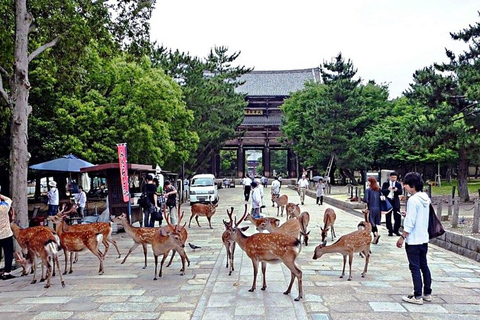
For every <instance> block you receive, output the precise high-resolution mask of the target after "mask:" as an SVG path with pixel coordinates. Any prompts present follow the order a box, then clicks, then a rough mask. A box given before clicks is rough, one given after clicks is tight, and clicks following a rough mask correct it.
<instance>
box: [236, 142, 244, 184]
mask: <svg viewBox="0 0 480 320" xmlns="http://www.w3.org/2000/svg"><path fill="white" fill-rule="evenodd" d="M244 170H245V153H244V150H243V146H242V145H240V146H239V147H238V149H237V177H238V178H243V177H245V172H244Z"/></svg>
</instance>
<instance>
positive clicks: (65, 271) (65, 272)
mask: <svg viewBox="0 0 480 320" xmlns="http://www.w3.org/2000/svg"><path fill="white" fill-rule="evenodd" d="M67 253H68V252H67V248H63V254H64V255H65V270H64V271H63V274H67V264H68V257H67V256H68V255H67Z"/></svg>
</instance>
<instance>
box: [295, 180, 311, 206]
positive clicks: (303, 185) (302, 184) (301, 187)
mask: <svg viewBox="0 0 480 320" xmlns="http://www.w3.org/2000/svg"><path fill="white" fill-rule="evenodd" d="M297 187H298V192H299V195H300V202H301V203H302V205H303V204H304V202H305V193H306V192H307V190H308V180H307V176H306V175H303V176H302V178H301V179H300V180H298V183H297Z"/></svg>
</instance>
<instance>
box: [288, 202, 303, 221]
mask: <svg viewBox="0 0 480 320" xmlns="http://www.w3.org/2000/svg"><path fill="white" fill-rule="evenodd" d="M285 209H286V210H287V220H288V219H290V218H298V217H299V216H300V206H299V205H298V204H295V203H291V202H289V203H287V205H286V206H285Z"/></svg>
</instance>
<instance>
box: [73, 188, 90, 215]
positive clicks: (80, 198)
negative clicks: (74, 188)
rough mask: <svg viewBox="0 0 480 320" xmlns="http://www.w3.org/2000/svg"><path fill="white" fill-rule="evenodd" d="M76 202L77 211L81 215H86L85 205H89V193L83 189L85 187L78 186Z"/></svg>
mask: <svg viewBox="0 0 480 320" xmlns="http://www.w3.org/2000/svg"><path fill="white" fill-rule="evenodd" d="M74 201H75V204H76V205H77V212H78V214H79V215H80V217H82V219H83V217H84V213H85V206H86V205H87V194H86V193H85V191H83V187H82V186H79V187H78V193H77V194H76V195H75V198H74Z"/></svg>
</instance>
